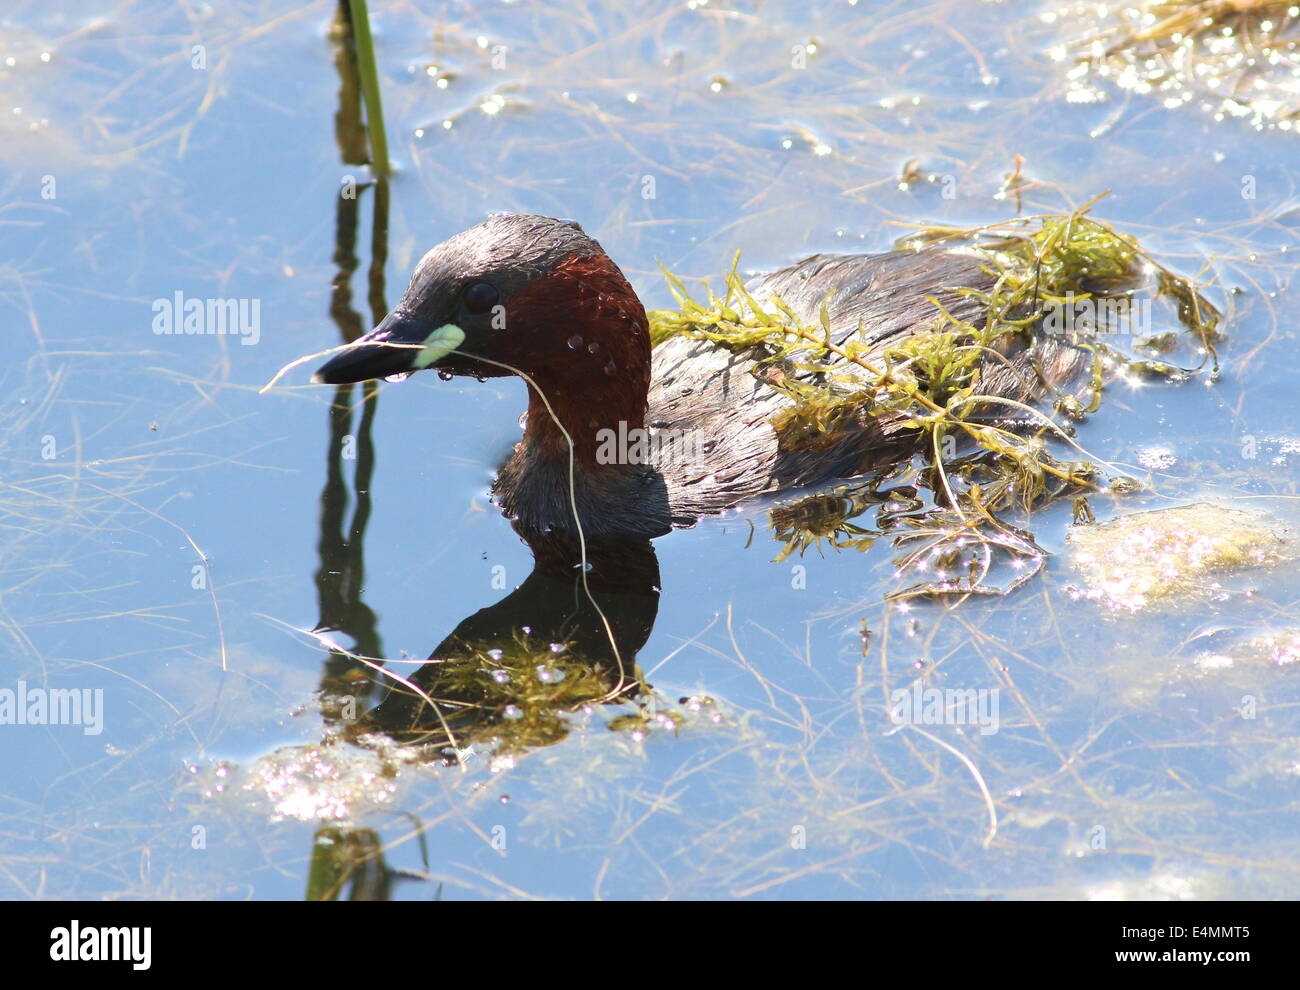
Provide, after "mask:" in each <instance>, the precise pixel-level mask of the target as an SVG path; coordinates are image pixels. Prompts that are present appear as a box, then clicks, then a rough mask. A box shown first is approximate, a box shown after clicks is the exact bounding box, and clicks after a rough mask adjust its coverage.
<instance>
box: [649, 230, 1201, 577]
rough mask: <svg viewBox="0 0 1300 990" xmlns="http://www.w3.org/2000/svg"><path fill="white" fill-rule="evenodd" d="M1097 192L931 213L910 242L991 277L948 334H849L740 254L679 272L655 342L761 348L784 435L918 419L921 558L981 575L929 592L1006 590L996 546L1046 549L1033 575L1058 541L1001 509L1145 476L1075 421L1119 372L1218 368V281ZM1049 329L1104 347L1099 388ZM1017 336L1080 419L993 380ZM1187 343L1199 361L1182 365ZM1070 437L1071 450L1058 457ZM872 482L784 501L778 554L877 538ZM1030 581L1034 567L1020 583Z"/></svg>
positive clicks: (973, 292) (1118, 488) (1170, 376)
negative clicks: (1211, 286)
mask: <svg viewBox="0 0 1300 990" xmlns="http://www.w3.org/2000/svg"><path fill="white" fill-rule="evenodd" d="M1089 205H1090V204H1088V205H1085V206H1084V207H1081V208H1080V209H1078V210H1075V211H1073V212H1071V213H1067V214H1051V215H1042V216H1035V217H1028V218H1022V219H1016V220H1012V221H1009V222H1006V223H1002V224H995V225H990V226H986V227H977V228H953V227H933V226H930V227H919V228H917V229H916V230H915V231H914V232H913V233H911V234H909V235H908V236H906V237H905V238H903V239H902V240H901V241H900V242H899V244H898V246H897V247H898V249H899V250H920V249H922V248H938V249H941V250H949V251H953V252H960V253H963V254H967V255H970V256H973V257H975V258H977V259H978V260H979V261H980V267H981V269H982V270H983V272H984V273H985V274H986V275H987V276H988V279H989V282H988V283H986V284H984V285H979V286H977V285H967V286H963V285H958V286H949V287H946V288H947V289H948V290H949V291H951V292H953V293H955V294H957V295H959V296H962V297H966V298H973V299H975V300H977V301H978V302H979V304H980V313H981V316H980V318H979V319H978V320H974V321H966V320H962V319H959V318H958V317H956V316H954V315H953V314H952V313H951V312H950V311H949V310H948V309H947V308H945V307H944V306H943V305H942V304H941V303H940V302H939V301H938V300H937V299H932V302H934V305H935V323H934V327H933V329H932V330H931V331H930V332H926V333H914V334H911V335H909V336H907V337H905V338H903V339H896V340H892V341H890V342H888V343H884V344H882V343H879V342H875V341H872V340H869V339H867V338H866V335H865V333H864V331H863V329H862V328H861V327H859V329H858V332H857V333H856V334H851V335H849V336H848V337H847V339H844V340H843V341H842V342H837V341H836V339H835V337H834V336H833V334H832V325H831V319H830V315H829V312H828V310H827V305H826V303H825V302H823V303H822V306H821V308H820V312H819V315H818V324H817V325H816V326H810V325H808V324H806V323H804V322H803V321H801V320H800V319H799V317H798V316H797V315H796V314H795V313H794V312H793V311H792V310H791V308H790V307H789V306H788V305H786V303H785V302H784V301H783V300H781V299H780V298H779V297H776V296H773V297H772V298H771V299H770V300H768V302H767V303H766V304H763V303H760V302H758V301H757V300H756V299H755V298H754V297H753V296H752V295H751V294H750V293H749V291H748V290H747V288H746V287H745V284H744V281H743V279H742V278H741V276H740V275H739V274H738V272H737V268H738V265H739V255H737V256H736V259H735V261H734V262H733V265H732V268H731V271H730V272H728V273H727V275H726V276H725V277H724V281H723V291H722V293H721V294H718V293H716V292H715V291H714V290H713V289H712V288H711V287H708V286H707V285H706V296H705V299H704V300H703V301H698V300H697V299H696V298H695V297H694V296H692V295H691V293H690V292H689V291H688V290H687V288H686V286H685V285H684V284H683V283H682V281H681V280H680V279H678V278H677V277H676V276H675V275H673V274H672V273H670V272H667V271H665V272H664V274H665V277H666V279H667V281H668V286H669V290H670V291H671V292H672V294H673V297H674V299H675V300H676V302H677V304H678V309H676V310H671V311H656V312H652V313H651V314H649V315H650V326H651V339H652V341H653V342H654V343H655V344H656V345H658V344H661V343H663V342H664V341H665V340H669V339H671V338H672V337H675V336H683V335H684V336H688V337H693V338H697V339H703V340H709V341H713V342H715V343H716V344H718V345H719V346H721V347H726V348H728V349H729V350H732V351H734V352H737V353H744V352H749V353H753V354H754V355H755V367H754V374H755V377H757V378H758V379H759V380H760V381H763V382H765V383H766V384H768V385H770V386H771V387H772V388H775V389H777V390H779V391H781V392H783V393H784V394H786V395H787V396H788V397H789V398H790V400H791V402H790V403H789V405H788V406H787V407H786V408H784V409H783V410H782V411H781V412H780V413H778V414H777V416H776V417H775V418H774V419H773V423H772V425H773V428H774V429H775V431H776V432H777V435H778V437H779V439H780V442H781V444H782V446H783V448H786V449H805V450H807V449H813V450H815V449H823V448H826V447H830V446H833V445H834V444H835V443H837V442H839V440H840V439H842V437H843V434H844V432H845V431H846V430H847V429H849V428H850V427H860V425H861V422H862V419H863V417H865V416H874V417H878V418H879V419H880V420H881V421H882V424H892V425H894V426H895V427H901V428H904V429H910V430H914V431H916V434H917V440H918V444H917V446H918V449H919V450H921V451H922V452H923V456H925V457H926V458H927V459H928V462H929V467H928V469H927V470H925V471H922V472H921V473H920V475H919V480H920V481H921V483H922V485H923V486H924V487H925V488H927V489H929V490H930V491H931V492H933V493H934V494H935V496H936V499H937V501H938V503H939V504H938V506H937V511H938V512H939V513H940V514H939V515H936V516H933V518H930V519H929V521H928V522H927V523H925V526H924V527H923V528H925V529H926V531H927V532H928V533H929V535H930V537H931V540H930V542H929V543H927V544H926V547H925V549H924V551H923V552H922V553H921V554H920V555H918V554H917V553H916V552H912V553H909V554H907V555H906V566H907V567H912V566H914V565H915V564H916V563H917V562H918V561H919V560H920V559H921V558H922V557H925V558H928V557H930V556H933V555H934V554H935V553H940V555H943V554H945V553H955V554H956V556H957V557H959V558H960V559H961V561H962V565H961V566H962V568H963V569H964V570H963V573H965V574H966V578H965V579H961V580H959V579H957V578H955V577H953V575H952V574H951V573H947V574H946V575H941V576H940V578H939V579H938V580H937V581H931V582H927V583H925V584H923V585H921V586H918V588H919V589H920V591H918V589H911V591H912V592H915V593H920V592H925V593H931V592H942V591H953V592H959V593H962V594H982V593H991V592H992V591H994V590H996V589H990V588H988V587H987V586H986V585H984V584H983V583H982V581H983V578H984V577H986V576H987V574H988V573H989V570H990V568H991V567H992V566H993V563H994V557H997V556H1001V555H1006V554H1010V555H1011V557H1013V558H1015V559H1017V560H1019V561H1020V565H1021V566H1022V567H1023V566H1024V565H1025V564H1026V563H1030V564H1032V565H1033V566H1032V568H1031V569H1030V570H1029V571H1026V572H1025V574H1026V575H1028V574H1032V573H1034V572H1036V571H1037V570H1038V569H1039V568H1041V566H1042V559H1043V557H1044V556H1045V554H1044V552H1043V551H1042V550H1041V548H1039V547H1038V546H1037V545H1036V544H1034V543H1033V540H1032V537H1031V536H1030V534H1028V533H1025V532H1024V531H1022V530H1017V529H1015V528H1014V527H1010V526H1007V525H1005V524H1003V523H1002V522H1000V521H999V520H998V519H997V518H996V517H995V516H994V512H996V511H997V510H999V509H1002V508H1006V507H1019V508H1022V509H1029V508H1031V507H1033V506H1035V505H1038V504H1041V503H1044V502H1047V501H1051V500H1054V499H1056V498H1058V497H1071V498H1076V499H1077V498H1079V497H1081V496H1083V495H1086V494H1087V493H1089V492H1095V491H1102V490H1104V491H1109V492H1112V493H1122V492H1125V491H1131V490H1135V489H1136V487H1137V486H1136V485H1135V484H1134V483H1132V482H1131V480H1130V479H1128V478H1126V477H1123V476H1117V477H1112V478H1110V479H1106V478H1103V477H1102V474H1101V472H1100V470H1099V469H1098V467H1097V466H1096V465H1095V464H1094V463H1093V461H1092V459H1090V458H1088V457H1087V456H1086V452H1084V451H1083V449H1082V448H1081V447H1079V446H1078V445H1077V444H1076V443H1075V442H1074V440H1073V432H1074V431H1073V427H1072V426H1070V425H1069V423H1071V422H1075V421H1079V420H1081V419H1083V418H1084V417H1085V416H1086V415H1088V414H1089V413H1092V412H1094V411H1095V410H1096V409H1097V408H1098V407H1099V406H1100V404H1101V399H1102V392H1103V388H1104V384H1105V381H1106V379H1107V378H1108V377H1113V376H1119V377H1122V378H1125V379H1128V380H1137V379H1139V378H1154V379H1157V380H1164V381H1168V382H1181V381H1185V380H1186V379H1188V378H1189V377H1191V376H1192V375H1194V374H1197V373H1200V372H1205V371H1208V372H1209V373H1210V374H1211V375H1217V372H1218V355H1217V351H1216V344H1217V342H1218V341H1219V339H1220V336H1219V329H1218V327H1219V322H1220V318H1221V314H1220V313H1219V311H1218V310H1217V309H1216V308H1215V307H1214V306H1213V305H1212V304H1211V303H1210V302H1209V301H1208V300H1207V299H1206V298H1205V296H1204V295H1203V294H1202V289H1203V286H1201V285H1199V284H1198V283H1197V282H1195V281H1193V280H1192V279H1189V278H1187V277H1185V276H1182V275H1179V274H1177V273H1175V272H1173V271H1171V270H1170V269H1168V268H1166V267H1165V266H1163V265H1162V264H1160V263H1159V262H1157V261H1156V260H1155V259H1154V258H1153V257H1152V256H1151V255H1150V254H1148V253H1147V252H1146V251H1145V250H1144V249H1143V248H1142V246H1141V245H1140V244H1139V243H1138V241H1137V240H1136V239H1135V238H1134V237H1132V236H1130V235H1128V234H1124V233H1121V232H1119V231H1117V230H1115V229H1114V228H1113V227H1111V226H1110V225H1108V224H1106V223H1103V222H1101V221H1099V220H1095V219H1093V218H1092V217H1090V216H1089V215H1088V206H1089ZM1157 301H1160V302H1161V303H1162V304H1163V305H1164V306H1165V308H1167V309H1168V310H1169V311H1170V312H1171V319H1170V321H1169V323H1170V324H1171V325H1173V326H1176V327H1178V328H1179V330H1180V331H1181V332H1174V331H1173V330H1168V329H1163V330H1160V331H1156V329H1155V328H1154V326H1153V321H1152V319H1151V308H1152V306H1153V305H1154V304H1155V303H1156V302H1157ZM1043 333H1050V334H1054V335H1057V336H1058V337H1060V338H1061V339H1062V340H1063V341H1064V342H1067V343H1069V344H1071V345H1073V346H1075V347H1078V348H1082V349H1084V350H1086V351H1089V352H1091V355H1092V359H1091V369H1092V370H1091V376H1090V381H1089V384H1088V388H1087V390H1086V391H1087V393H1088V394H1087V396H1086V401H1083V400H1081V399H1080V397H1079V396H1078V395H1076V394H1074V393H1072V392H1066V391H1063V390H1061V389H1060V388H1058V386H1057V385H1056V384H1055V383H1053V382H1052V381H1051V380H1050V379H1049V377H1048V375H1046V374H1045V373H1044V372H1043V370H1042V369H1041V367H1040V366H1039V364H1038V361H1037V348H1036V346H1035V344H1036V340H1037V339H1038V337H1039V335H1041V334H1043ZM841 336H842V335H841ZM1121 339H1124V340H1127V341H1129V342H1130V347H1129V349H1128V351H1126V350H1125V349H1122V348H1121V347H1120V346H1119V345H1118V341H1119V340H1121ZM1009 341H1011V342H1014V341H1019V342H1021V343H1022V344H1023V345H1024V346H1026V347H1027V348H1028V353H1029V355H1030V356H1031V359H1032V364H1033V367H1034V369H1035V374H1036V375H1037V378H1038V383H1039V385H1040V386H1041V390H1042V392H1043V393H1044V395H1045V396H1046V397H1047V398H1048V399H1049V400H1050V401H1051V403H1052V412H1053V413H1054V414H1055V415H1056V416H1057V417H1059V419H1060V420H1061V421H1064V422H1065V425H1062V422H1060V421H1058V420H1055V419H1052V418H1051V417H1049V416H1048V415H1047V414H1045V413H1042V412H1039V411H1037V410H1035V409H1033V408H1031V407H1029V406H1027V405H1025V404H1023V403H1020V402H1017V401H1014V400H1012V399H1009V398H1004V397H1000V396H998V395H991V394H985V393H984V392H983V391H982V390H981V385H982V381H983V376H984V374H985V373H986V371H987V369H988V367H989V366H990V363H991V362H990V358H992V359H993V363H996V361H997V360H999V359H1001V357H1002V353H1003V351H1004V350H1005V347H1006V345H1007V344H1008V342H1009ZM1182 343H1185V344H1186V348H1185V349H1186V350H1187V352H1188V358H1187V362H1186V365H1183V364H1178V363H1175V360H1176V355H1175V352H1176V351H1177V350H1178V349H1179V346H1180V344H1182ZM1130 351H1131V352H1132V353H1130ZM1152 355H1157V356H1152ZM1004 363H1005V362H1004ZM863 372H865V373H866V374H865V375H864V374H863ZM1062 444H1063V445H1064V448H1066V450H1067V451H1068V454H1069V455H1070V459H1064V458H1062V457H1061V456H1058V455H1059V454H1060V453H1061V450H1060V449H1059V448H1060V447H1061V445H1062ZM1053 445H1055V446H1053ZM1054 449H1055V451H1056V452H1054ZM1080 454H1082V455H1084V456H1083V457H1077V456H1075V455H1080ZM857 497H858V496H857V495H855V496H850V497H848V498H847V500H846V498H845V496H843V495H841V494H832V495H831V496H828V497H825V498H821V497H819V500H818V501H815V502H803V503H796V504H795V505H794V506H785V507H781V508H779V509H777V510H774V513H773V517H772V525H773V529H774V530H775V533H776V537H777V539H778V540H780V541H781V542H782V543H783V544H784V545H785V550H784V551H783V552H782V554H781V555H780V557H778V558H777V559H778V560H780V559H784V558H785V557H786V556H788V555H789V554H791V553H793V552H796V551H797V552H799V553H800V554H802V553H803V552H804V551H805V550H807V549H808V548H809V547H810V546H818V547H819V548H820V545H821V544H822V542H823V541H825V542H827V543H829V544H830V545H831V546H832V547H835V548H838V549H843V548H853V549H864V548H866V547H867V546H869V545H870V544H871V542H872V540H873V539H874V538H875V535H877V534H875V533H874V532H873V531H872V530H870V529H868V528H864V527H861V526H859V525H857V524H852V523H849V522H848V519H850V518H852V517H853V516H856V515H858V514H859V513H860V511H861V508H860V507H859V504H858V503H857V502H856V501H855V498H857ZM884 498H887V494H886V495H885V496H876V497H875V500H876V501H882V500H883V499H884ZM1085 504H1086V503H1085ZM935 526H937V527H938V528H937V529H935V528H934V527H935ZM983 531H987V532H985V535H984V536H980V537H976V536H975V534H976V533H977V532H983ZM989 533H991V534H992V535H991V536H990V535H989ZM986 538H987V539H989V540H990V541H991V542H990V544H989V545H988V546H984V548H983V550H982V551H979V552H978V553H976V554H975V555H974V556H968V555H967V554H966V551H963V550H961V549H960V548H961V547H962V546H963V545H964V544H965V543H981V542H982V541H983V540H984V539H986ZM941 546H942V547H944V549H942V551H940V550H939V548H940V547H941ZM947 571H949V572H951V568H948V569H947ZM1020 583H1023V579H1022V577H1019V576H1017V577H1016V578H1015V579H1014V580H1013V581H1012V583H1011V585H1010V587H1015V586H1018V585H1019V584H1020Z"/></svg>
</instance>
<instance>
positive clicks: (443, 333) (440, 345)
mask: <svg viewBox="0 0 1300 990" xmlns="http://www.w3.org/2000/svg"><path fill="white" fill-rule="evenodd" d="M464 342H465V331H464V330H462V329H461V328H460V327H458V326H456V324H454V323H444V324H443V325H442V326H440V327H439V328H438V329H437V330H435V331H433V333H431V334H429V336H428V337H426V338H425V340H424V346H423V347H422V348H420V353H418V354H416V355H415V360H414V361H412V362H411V366H412V367H413V368H427V367H429V365H431V364H433V362H435V361H438V360H440V359H442V358H444V357H446V356H447V355H448V354H450V353H451V352H452V351H454V350H455V349H456V348H457V347H459V346H460V345H461V344H463V343H464Z"/></svg>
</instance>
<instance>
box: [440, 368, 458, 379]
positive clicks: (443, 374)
mask: <svg viewBox="0 0 1300 990" xmlns="http://www.w3.org/2000/svg"><path fill="white" fill-rule="evenodd" d="M438 377H439V378H441V379H442V380H443V381H444V382H449V381H451V380H452V379H453V378H455V377H456V376H455V375H453V374H452V373H451V372H450V371H448V370H447V369H446V368H439V369H438Z"/></svg>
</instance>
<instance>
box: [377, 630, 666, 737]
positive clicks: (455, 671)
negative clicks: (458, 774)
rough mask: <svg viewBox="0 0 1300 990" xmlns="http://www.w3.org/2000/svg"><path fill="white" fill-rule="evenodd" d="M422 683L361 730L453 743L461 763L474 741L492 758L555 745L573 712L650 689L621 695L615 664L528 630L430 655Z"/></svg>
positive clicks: (634, 688)
mask: <svg viewBox="0 0 1300 990" xmlns="http://www.w3.org/2000/svg"><path fill="white" fill-rule="evenodd" d="M417 680H418V681H419V688H420V689H421V690H422V691H423V692H424V693H423V694H417V693H415V692H410V693H408V689H406V688H402V687H399V688H397V689H395V692H396V693H395V694H394V695H390V697H389V698H388V699H386V700H385V701H384V703H383V704H382V705H381V706H379V708H377V709H375V710H374V711H372V712H371V713H370V714H369V717H368V718H367V719H366V720H365V721H364V722H363V723H362V724H361V726H360V727H361V728H362V729H363V731H364V730H366V729H369V728H373V727H374V725H376V724H377V725H379V726H380V727H381V728H382V729H383V731H384V732H386V733H389V734H390V735H395V736H399V737H401V738H404V739H406V740H408V741H411V742H418V743H421V744H424V745H432V746H433V747H434V748H435V749H441V748H443V747H446V746H451V747H453V750H454V755H455V757H456V758H457V759H462V760H463V759H464V755H463V754H464V753H465V752H466V751H467V750H468V748H469V747H470V746H471V745H479V746H483V747H485V748H486V749H487V750H490V751H491V753H492V755H493V756H506V755H509V754H514V753H519V752H522V751H524V750H528V749H534V748H537V747H540V746H550V745H554V744H555V743H557V742H560V741H561V740H563V739H565V738H566V737H567V736H568V734H569V730H570V726H569V722H568V719H567V716H568V715H570V714H571V713H573V712H575V711H578V710H579V709H581V708H583V707H585V706H587V705H594V704H603V703H606V702H608V701H611V700H617V698H618V697H619V696H620V695H622V694H627V695H634V694H635V693H637V692H638V690H639V689H641V688H642V687H643V686H644V685H642V684H641V683H640V682H639V680H634V681H632V682H631V683H630V684H629V685H626V686H625V687H626V690H625V691H624V692H620V691H619V690H618V682H619V675H618V670H617V669H611V667H610V666H609V665H607V664H600V663H593V662H590V661H588V660H586V659H584V658H582V657H579V656H577V655H575V654H574V653H573V652H572V651H571V650H570V649H569V648H568V644H564V643H545V642H539V641H537V640H536V639H535V638H533V637H530V636H529V635H528V634H527V633H524V632H518V633H516V635H515V639H514V642H513V643H508V644H505V645H504V646H500V645H498V646H490V647H489V646H487V645H485V644H459V645H458V646H457V647H455V648H453V649H450V650H447V651H445V655H443V656H438V657H434V658H432V659H431V660H429V662H428V663H427V664H425V666H424V667H422V668H421V670H420V673H419V674H418V675H417ZM435 705H436V709H435Z"/></svg>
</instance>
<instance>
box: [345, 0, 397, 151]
mask: <svg viewBox="0 0 1300 990" xmlns="http://www.w3.org/2000/svg"><path fill="white" fill-rule="evenodd" d="M347 4H348V11H349V14H350V18H351V21H352V40H353V42H354V43H355V45H356V49H357V71H358V73H359V74H360V75H361V94H362V96H364V97H365V101H366V130H367V131H368V132H369V134H370V164H371V166H372V167H373V168H374V170H375V171H376V172H378V173H379V174H380V175H388V173H389V167H388V135H387V134H385V133H384V106H383V103H382V101H381V100H380V97H379V70H378V69H377V68H376V67H375V42H374V39H373V38H371V36H370V11H369V10H368V9H367V8H366V0H347Z"/></svg>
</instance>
